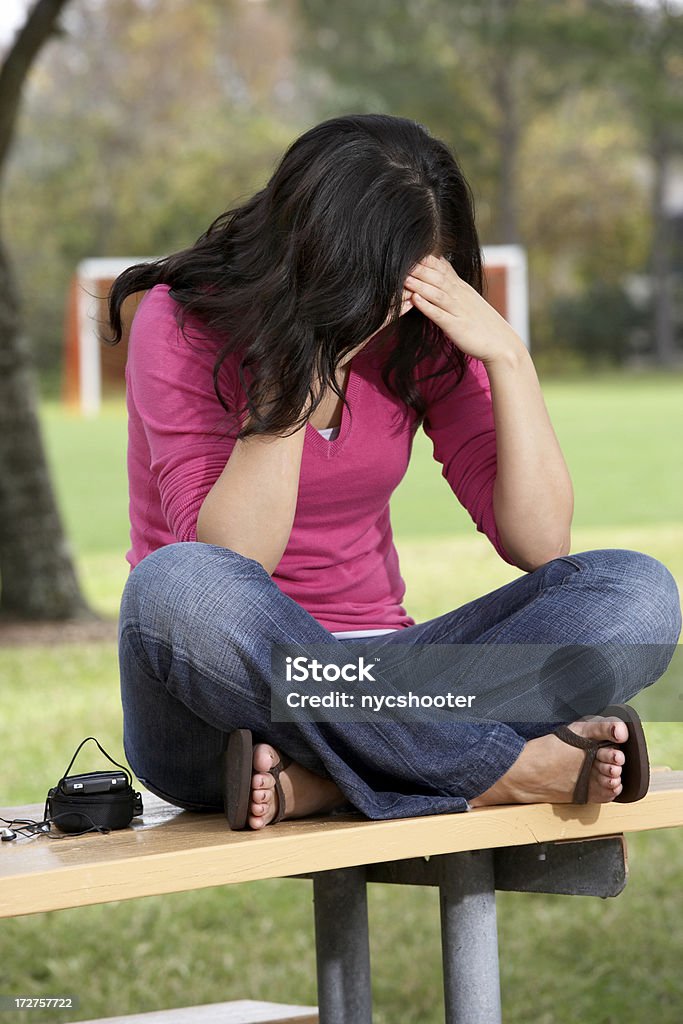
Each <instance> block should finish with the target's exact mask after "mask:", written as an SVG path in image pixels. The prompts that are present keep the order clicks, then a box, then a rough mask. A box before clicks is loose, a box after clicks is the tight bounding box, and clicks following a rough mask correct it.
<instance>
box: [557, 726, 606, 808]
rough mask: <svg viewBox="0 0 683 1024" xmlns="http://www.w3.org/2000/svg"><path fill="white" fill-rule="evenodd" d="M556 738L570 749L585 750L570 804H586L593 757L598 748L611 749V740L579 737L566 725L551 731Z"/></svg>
mask: <svg viewBox="0 0 683 1024" xmlns="http://www.w3.org/2000/svg"><path fill="white" fill-rule="evenodd" d="M553 731H554V734H555V735H556V736H559V737H560V739H561V740H564V742H565V743H569V744H571V746H572V747H579V748H580V749H581V750H585V752H586V755H585V757H584V759H583V764H582V765H581V771H580V772H579V777H578V779H577V780H576V785H575V786H574V794H573V796H572V803H574V804H586V803H588V787H589V783H590V774H591V769H592V768H593V762H594V761H595V755H596V754H597V752H598V750H599V749H600V747H611V746H613V742H612V741H611V740H596V739H591V738H590V737H589V736H579V734H578V733H576V732H573V730H572V729H568V728H567V726H566V725H558V727H557V728H556V729H555V730H553Z"/></svg>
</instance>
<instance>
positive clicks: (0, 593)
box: [0, 0, 95, 619]
mask: <svg viewBox="0 0 683 1024" xmlns="http://www.w3.org/2000/svg"><path fill="white" fill-rule="evenodd" d="M67 3H68V0H38V3H36V4H35V5H34V6H33V8H32V9H31V12H30V14H29V15H28V17H27V20H26V23H25V25H24V26H23V28H22V30H21V31H20V32H19V33H18V35H17V36H16V38H15V40H14V42H13V43H12V45H11V46H10V48H9V50H8V53H7V55H6V57H5V60H4V62H3V65H2V68H1V69H0V176H1V175H2V173H3V171H4V170H5V167H6V164H7V156H8V153H9V151H10V146H11V142H12V138H13V135H14V129H15V125H16V120H17V113H18V110H19V106H20V101H21V94H22V90H23V87H24V83H25V81H26V76H27V74H28V72H29V70H30V67H31V65H32V63H33V61H34V59H35V57H36V55H37V54H38V53H39V51H40V49H41V48H42V46H43V45H44V44H45V42H46V41H47V40H48V39H49V37H50V36H51V35H52V34H53V33H54V31H55V27H56V22H57V18H58V17H59V14H60V13H61V11H62V10H63V8H64V7H65V6H66V4H67ZM0 616H2V617H3V618H13V619H68V618H83V617H87V618H94V617H95V616H94V613H93V612H91V611H90V610H89V609H88V607H87V605H86V603H85V601H84V599H83V597H82V595H81V591H80V588H79V585H78V581H77V578H76V572H75V569H74V566H73V562H72V558H71V552H70V550H69V546H68V544H67V541H66V539H65V536H64V531H63V529H62V525H61V520H60V516H59V512H58V509H57V504H56V500H55V494H54V491H53V489H52V484H51V481H50V474H49V471H48V466H47V461H46V458H45V453H44V450H43V443H42V437H41V433H40V423H39V420H38V413H37V401H36V388H35V384H34V380H33V373H32V367H31V360H30V356H29V351H28V345H27V341H26V338H25V337H24V336H23V333H22V329H21V322H20V315H19V295H18V291H17V287H16V284H15V281H14V276H13V273H12V268H11V265H10V260H9V257H8V254H7V252H6V249H5V245H4V242H3V239H2V236H1V235H0Z"/></svg>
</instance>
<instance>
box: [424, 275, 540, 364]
mask: <svg viewBox="0 0 683 1024" xmlns="http://www.w3.org/2000/svg"><path fill="white" fill-rule="evenodd" d="M405 287H406V289H408V291H410V292H411V293H412V298H411V301H412V303H413V305H414V306H415V308H416V309H419V310H420V312H421V313H424V315H425V316H427V317H429V319H430V320H432V321H433V322H434V323H435V324H436V325H437V327H440V328H441V330H442V331H443V333H444V334H445V335H446V337H447V338H449V339H450V341H452V342H453V344H454V345H457V347H458V348H459V349H460V351H461V352H464V353H465V354H466V355H470V356H474V358H475V359H480V360H481V361H482V362H483V363H484V364H486V363H491V362H495V361H497V360H498V359H500V357H505V356H508V355H510V353H511V352H512V353H514V352H519V351H520V350H521V349H524V350H526V347H525V345H524V342H523V341H522V339H521V338H520V337H519V335H518V334H517V333H516V332H515V331H514V330H513V329H512V327H511V326H510V324H509V323H508V322H507V320H505V319H504V318H503V317H502V316H501V315H500V313H498V312H497V311H496V310H495V309H494V308H493V306H491V305H489V303H488V302H487V301H486V299H484V298H483V297H482V296H481V295H480V294H479V292H478V291H476V289H474V288H472V286H471V285H469V284H467V282H466V281H463V279H462V278H461V277H460V276H459V275H458V274H457V273H456V271H455V270H454V269H453V267H452V266H451V265H450V263H449V262H448V260H445V259H443V257H441V258H437V257H436V256H426V257H425V258H424V259H423V260H420V262H419V263H417V264H416V265H415V267H413V271H412V274H409V275H408V277H407V278H406V280H405ZM520 347H521V349H520Z"/></svg>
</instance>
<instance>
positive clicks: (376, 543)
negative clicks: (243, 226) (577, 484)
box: [126, 285, 513, 631]
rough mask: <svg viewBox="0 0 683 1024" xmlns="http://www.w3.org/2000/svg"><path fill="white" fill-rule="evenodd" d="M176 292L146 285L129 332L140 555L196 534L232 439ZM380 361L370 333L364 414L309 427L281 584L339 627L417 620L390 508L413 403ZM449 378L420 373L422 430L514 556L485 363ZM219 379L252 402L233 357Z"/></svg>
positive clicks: (465, 499) (357, 365)
mask: <svg viewBox="0 0 683 1024" xmlns="http://www.w3.org/2000/svg"><path fill="white" fill-rule="evenodd" d="M168 292H169V289H168V287H167V286H166V285H157V286H156V287H155V288H153V289H152V290H151V291H150V292H148V294H147V295H146V296H145V297H144V299H143V301H142V303H141V304H140V306H139V308H138V312H137V314H136V316H135V319H134V322H133V326H132V329H131V334H130V342H129V349H128V362H127V366H126V386H127V403H128V479H129V492H130V523H131V548H130V550H129V551H128V553H127V555H126V558H127V560H128V562H129V563H130V566H131V568H132V567H134V566H135V565H137V564H138V562H140V561H141V560H142V559H143V558H144V557H145V555H148V554H149V553H150V552H151V551H154V550H156V549H157V548H159V547H161V546H162V545H164V544H171V543H173V542H174V541H196V539H197V534H196V524H197V517H198V515H199V510H200V508H201V506H202V503H203V501H204V499H205V497H206V495H207V494H208V492H209V490H210V489H211V487H212V486H213V485H214V483H215V482H216V480H217V479H218V477H219V476H220V474H221V472H222V470H223V467H224V466H225V463H226V462H227V460H228V458H229V456H230V453H231V451H232V448H233V446H234V441H233V439H232V438H226V437H225V433H226V430H227V423H228V421H227V419H226V413H225V411H224V410H223V408H222V406H221V405H220V403H219V402H218V399H217V397H216V394H215V391H214V387H213V379H212V369H213V365H214V362H215V360H216V344H215V342H213V343H212V342H211V340H210V338H209V336H208V335H207V333H206V332H203V334H202V330H201V328H200V326H199V325H198V324H197V323H196V322H194V321H192V320H190V319H188V324H189V325H191V327H192V333H191V336H190V337H191V344H190V343H188V342H187V341H186V340H185V339H184V338H183V336H182V335H181V334H180V332H179V331H178V328H177V325H176V321H175V317H174V309H175V306H176V304H175V302H174V301H173V300H172V299H171V298H170V296H169V294H168ZM202 339H203V340H202ZM440 358H442V357H440ZM380 368H381V367H380V363H379V360H378V358H377V353H376V351H375V350H374V349H373V343H372V342H370V343H369V344H368V345H367V346H366V347H365V348H364V349H362V350H361V351H360V353H358V354H357V355H356V356H354V358H353V360H352V363H351V369H350V374H349V380H348V385H347V390H346V397H347V399H348V402H349V406H350V408H351V411H352V417H351V418H349V414H348V411H347V410H346V408H344V410H343V415H342V423H341V428H340V431H339V435H338V436H337V438H336V439H335V440H332V441H328V440H326V439H325V438H324V437H322V436H321V434H320V433H319V432H318V431H317V430H316V429H315V428H314V427H312V426H311V424H308V426H307V427H306V437H305V441H304V449H303V456H302V462H301V475H300V481H299V495H298V502H297V507H296V515H295V519H294V525H293V527H292V532H291V535H290V538H289V542H288V544H287V548H286V550H285V552H284V554H283V556H282V559H281V561H280V563H279V564H278V566H277V567H276V569H275V572H274V573H273V580H274V582H275V583H276V584H277V586H278V587H279V588H280V589H281V590H282V591H283V592H284V593H285V594H287V595H289V597H291V598H293V600H295V601H296V602H297V603H298V604H300V605H301V606H302V607H303V608H305V609H306V610H307V611H308V612H310V614H311V615H313V616H314V618H316V619H317V620H318V622H320V623H321V624H322V625H323V626H324V627H325V628H326V629H328V630H330V631H347V630H354V629H389V628H392V629H400V628H402V627H405V626H410V625H413V623H414V621H415V620H414V619H413V618H411V616H410V615H409V614H408V613H407V612H406V610H405V609H404V608H403V606H402V604H401V602H402V600H403V596H404V594H405V584H404V582H403V579H402V577H401V573H400V569H399V560H398V554H397V551H396V547H395V545H394V541H393V536H392V530H391V522H390V517H389V499H390V497H391V494H392V492H393V491H394V489H395V488H396V487H397V486H398V484H399V483H400V481H401V480H402V478H403V476H404V475H405V472H406V469H407V467H408V462H409V459H410V453H411V448H412V441H413V437H414V434H415V414H414V412H413V410H412V409H408V408H407V407H406V406H404V405H403V404H402V403H400V402H399V401H398V400H397V399H396V398H395V397H394V396H393V395H391V393H390V392H389V391H388V390H387V389H386V388H385V387H384V385H383V383H382V380H381V377H380ZM436 368H437V361H436V360H430V361H425V362H423V363H422V364H421V366H420V370H419V375H420V376H424V375H425V374H426V373H428V372H433V370H434V369H436ZM448 380H449V375H445V376H444V377H440V378H435V379H432V380H429V381H425V382H424V383H422V384H421V385H420V387H421V388H422V389H423V394H424V395H425V397H426V399H427V402H428V413H427V418H426V421H425V423H424V430H425V432H426V433H427V435H428V436H429V437H430V439H431V440H432V443H433V446H434V458H435V459H436V460H437V462H439V463H441V465H442V475H443V476H444V477H445V478H446V480H447V481H448V483H449V485H450V487H451V489H452V490H453V492H454V494H455V495H456V497H457V498H458V500H459V501H460V502H461V503H462V504H463V505H464V506H465V508H466V509H467V510H468V512H469V513H470V515H471V517H472V519H473V521H474V523H475V524H476V527H477V530H479V531H480V532H482V533H485V534H486V536H487V537H488V538H489V539H490V541H491V543H492V544H493V546H494V547H495V549H496V550H497V552H498V553H499V555H500V556H501V558H503V559H504V560H505V561H506V562H510V563H511V564H513V563H512V562H511V559H510V558H509V557H508V556H507V554H506V552H505V550H504V549H503V547H502V544H501V542H500V538H499V537H498V533H497V530H496V524H495V521H494V515H493V484H494V480H495V476H496V441H495V432H494V423H493V413H492V407H491V396H490V389H489V382H488V377H487V375H486V371H485V369H484V367H483V366H482V364H481V363H480V362H478V361H477V360H471V361H470V362H469V365H468V368H467V371H466V374H465V377H464V379H463V380H462V381H461V383H460V384H459V385H458V386H457V387H456V389H455V390H454V391H453V392H452V393H451V394H450V395H445V396H444V395H443V393H444V391H445V390H446V386H447V381H448ZM219 382H220V385H221V390H222V393H223V394H224V395H225V396H226V397H227V398H228V399H229V397H230V396H232V395H237V396H238V397H239V401H240V405H241V404H242V398H243V392H242V391H241V389H240V386H239V381H238V378H237V375H236V361H235V358H234V357H229V358H228V359H227V360H226V361H225V362H224V364H223V367H222V370H221V375H220V378H219ZM442 396H443V397H442ZM264 487H267V481H264ZM428 515H429V509H428V508H426V509H425V516H428Z"/></svg>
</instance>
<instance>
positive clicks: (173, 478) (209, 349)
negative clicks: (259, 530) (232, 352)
mask: <svg viewBox="0 0 683 1024" xmlns="http://www.w3.org/2000/svg"><path fill="white" fill-rule="evenodd" d="M175 309H176V303H175V302H174V301H173V300H172V299H171V298H170V296H169V294H168V289H167V288H166V287H162V286H157V287H156V288H154V289H153V290H152V291H151V292H149V293H148V294H147V295H146V296H145V298H144V299H143V301H142V303H141V304H140V306H139V308H138V311H137V313H136V316H135V319H134V321H133V324H132V327H131V332H130V339H129V343H128V358H127V363H126V385H127V391H128V403H129V407H130V409H131V410H134V411H135V413H136V415H137V416H138V417H139V420H140V422H141V424H142V428H143V431H144V435H145V438H146V440H147V444H148V446H149V456H148V458H149V463H150V465H149V470H150V472H151V474H152V476H153V478H154V479H155V481H156V483H157V486H158V489H159V495H160V501H161V510H162V514H163V516H164V518H165V520H166V524H167V526H168V529H169V531H170V532H171V533H172V534H173V536H174V537H175V538H176V540H178V541H194V540H196V539H197V518H198V516H199V510H200V509H201V506H202V504H203V502H204V499H205V498H206V495H207V494H208V493H209V491H210V490H211V488H212V487H213V485H214V484H215V482H216V480H217V479H218V477H219V476H220V475H221V473H222V472H223V469H224V467H225V464H226V462H227V461H228V458H229V457H230V454H231V452H232V449H233V448H234V444H235V441H234V438H233V437H229V436H227V435H228V430H229V429H234V428H233V427H232V422H233V421H232V418H230V419H229V418H228V416H227V413H226V412H225V410H224V409H223V407H222V405H221V404H220V402H219V401H218V397H217V395H216V392H215V389H214V382H213V367H214V364H215V362H216V359H217V354H218V346H217V344H216V343H215V341H214V342H211V340H210V339H209V338H208V336H206V335H203V336H202V334H201V329H197V327H196V325H191V329H190V331H188V332H187V333H188V335H189V340H188V338H186V337H185V336H184V335H183V334H182V333H181V331H180V330H179V328H178V325H177V323H176V319H175ZM235 380H236V377H235V375H234V374H233V373H232V372H231V371H230V370H229V366H228V360H226V361H225V362H224V363H223V366H222V368H221V374H220V376H219V386H220V387H221V393H222V394H223V395H224V397H226V398H229V397H230V396H234V393H235V391H234V388H235V385H234V381H235Z"/></svg>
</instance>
